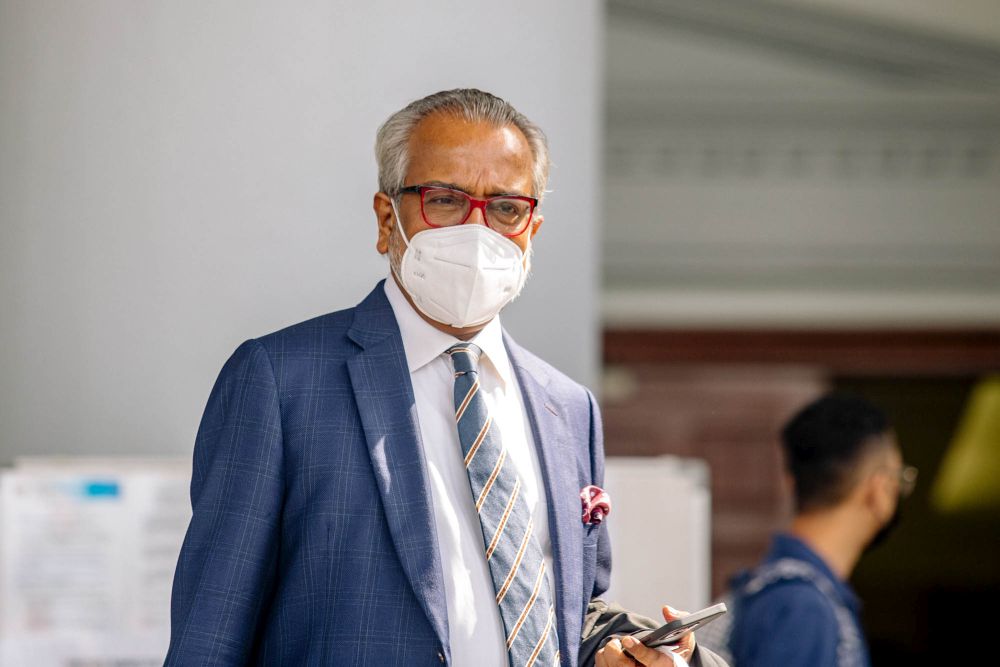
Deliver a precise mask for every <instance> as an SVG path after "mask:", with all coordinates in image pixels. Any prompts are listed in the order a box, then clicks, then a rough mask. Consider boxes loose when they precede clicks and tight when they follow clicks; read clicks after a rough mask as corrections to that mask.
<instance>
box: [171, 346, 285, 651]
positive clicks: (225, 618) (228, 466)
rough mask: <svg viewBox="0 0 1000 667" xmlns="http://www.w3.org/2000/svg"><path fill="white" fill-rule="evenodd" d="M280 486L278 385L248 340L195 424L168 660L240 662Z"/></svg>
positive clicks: (269, 567) (255, 615)
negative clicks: (186, 521)
mask: <svg viewBox="0 0 1000 667" xmlns="http://www.w3.org/2000/svg"><path fill="white" fill-rule="evenodd" d="M283 495H284V493H283V472H282V431H281V416H280V410H279V405H278V391H277V384H276V381H275V377H274V371H273V368H272V366H271V362H270V359H269V358H268V355H267V352H266V351H265V349H264V347H263V346H262V345H261V344H260V343H259V342H257V341H253V340H251V341H247V342H245V343H244V344H243V345H241V346H240V347H239V348H238V349H237V350H236V352H235V353H234V354H233V356H232V357H231V358H230V359H229V361H227V362H226V365H225V366H224V367H223V369H222V372H221V373H220V375H219V379H218V380H217V381H216V383H215V387H214V388H213V389H212V393H211V396H210V397H209V400H208V406H207V407H206V408H205V414H204V416H203V418H202V422H201V427H200V428H199V430H198V437H197V440H196V442H195V450H194V470H193V475H192V479H191V506H192V510H193V515H192V518H191V524H190V526H189V527H188V531H187V535H186V536H185V538H184V545H183V547H182V548H181V553H180V557H179V559H178V562H177V571H176V574H175V576H174V585H173V594H172V598H171V613H170V623H171V636H170V648H169V651H168V654H167V658H166V663H165V664H166V665H187V664H195V663H197V664H211V665H237V664H244V663H245V662H246V660H247V656H248V655H250V653H251V651H252V648H253V646H252V644H253V639H254V637H255V636H259V635H260V634H261V633H259V632H257V629H258V624H259V623H260V618H261V610H262V608H263V607H264V606H265V605H266V603H267V600H268V599H269V597H270V595H271V590H272V588H273V583H274V580H275V565H276V560H277V548H278V541H279V530H280V526H279V519H280V516H281V507H282V498H283Z"/></svg>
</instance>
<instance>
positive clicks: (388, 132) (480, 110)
mask: <svg viewBox="0 0 1000 667" xmlns="http://www.w3.org/2000/svg"><path fill="white" fill-rule="evenodd" d="M433 113H451V114H454V115H456V116H458V117H460V118H464V119H465V120H468V121H470V122H486V123H491V124H493V125H496V126H497V127H503V126H505V125H513V126H514V127H516V128H517V129H519V130H520V131H521V133H522V134H524V137H525V138H526V139H527V140H528V145H529V146H530V147H531V154H532V157H533V158H534V165H533V168H532V180H533V187H534V190H535V191H534V192H533V193H532V194H533V195H534V196H535V197H537V198H538V199H541V198H542V195H543V194H544V193H545V184H546V182H547V181H548V179H549V146H548V141H547V140H546V139H545V133H544V132H542V130H541V128H540V127H538V126H537V125H535V124H534V123H532V122H531V121H530V120H528V119H527V117H526V116H524V114H522V113H521V112H519V111H518V110H517V109H515V108H514V107H513V106H511V105H510V103H509V102H507V101H505V100H502V99H500V98H499V97H497V96H496V95H491V94H490V93H487V92H484V91H482V90H476V89H475V88H458V89H456V90H443V91H441V92H439V93H434V94H433V95H428V96H427V97H424V98H421V99H419V100H416V101H414V102H410V103H409V104H408V105H406V106H405V107H403V108H402V109H400V110H399V111H397V112H396V113H394V114H392V115H391V116H389V118H388V119H387V120H386V121H385V122H384V123H382V127H380V128H379V129H378V133H377V134H376V135H375V160H376V161H377V162H378V187H379V190H381V191H382V192H384V193H386V194H387V195H389V196H390V197H395V196H396V195H398V194H399V190H400V189H401V188H402V187H403V186H404V185H405V182H404V181H405V179H406V170H407V169H408V168H409V163H410V155H409V142H410V136H411V135H412V134H413V130H414V128H416V126H417V124H418V123H419V122H420V121H421V120H423V119H424V118H426V117H427V116H429V115H431V114H433Z"/></svg>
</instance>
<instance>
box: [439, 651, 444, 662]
mask: <svg viewBox="0 0 1000 667" xmlns="http://www.w3.org/2000/svg"><path fill="white" fill-rule="evenodd" d="M438 660H440V661H441V662H444V652H442V651H438Z"/></svg>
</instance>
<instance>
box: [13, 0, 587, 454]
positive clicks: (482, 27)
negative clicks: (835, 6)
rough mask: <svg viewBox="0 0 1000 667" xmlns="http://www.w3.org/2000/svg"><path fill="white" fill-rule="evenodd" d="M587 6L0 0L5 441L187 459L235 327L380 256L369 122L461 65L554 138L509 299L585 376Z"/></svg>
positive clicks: (374, 272)
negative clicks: (524, 258)
mask: <svg viewBox="0 0 1000 667" xmlns="http://www.w3.org/2000/svg"><path fill="white" fill-rule="evenodd" d="M602 22H603V14H602V11H601V7H600V5H599V4H598V3H596V2H578V1H576V0H563V1H561V2H544V3H538V2H530V1H528V0H513V1H511V2H506V3H504V4H503V6H502V11H501V10H500V7H499V6H498V5H496V4H495V3H462V2H448V1H446V0H431V1H429V2H422V3H419V4H414V3H399V2H388V1H381V0H380V1H375V2H373V1H367V0H366V1H365V2H309V3H305V2H302V3H280V2H270V3H260V2H258V3H247V2H241V1H236V0H227V1H223V2H214V3H201V2H166V1H163V2H142V3H136V2H127V1H104V2H83V1H77V2H62V1H52V2H39V1H37V0H30V1H29V0H24V1H22V2H15V1H10V0H0V427H2V428H0V463H2V462H4V461H9V460H10V459H11V458H13V457H14V456H17V455H22V454H55V453H65V454H78V453H86V454H123V453H137V454H143V453H157V454H181V455H186V454H187V453H188V452H189V451H190V448H191V446H192V443H193V438H194V432H195V429H196V427H197V421H198V418H199V416H200V413H201V410H202V408H203V406H204V402H205V399H206V398H207V396H208V392H209V389H210V388H211V384H212V382H213V380H214V378H215V376H216V374H217V373H218V371H219V369H220V367H221V365H222V363H223V362H224V361H225V359H226V357H227V356H228V355H229V354H230V353H231V351H232V350H233V349H234V348H235V347H236V346H237V345H238V344H239V343H240V342H241V341H242V340H244V339H246V338H249V337H253V336H258V335H261V334H264V333H267V332H269V331H272V330H274V329H277V328H280V327H282V326H285V325H288V324H291V323H294V322H296V321H300V320H303V319H305V318H308V317H311V316H314V315H317V314H320V313H323V312H328V311H331V310H335V309H339V308H342V307H346V306H350V305H353V304H354V303H356V302H357V301H359V300H360V299H361V298H362V297H363V296H364V295H365V294H367V292H368V291H369V290H370V289H371V287H372V286H373V284H374V283H375V281H376V280H378V279H379V278H380V277H382V276H383V275H384V274H385V272H386V266H385V263H384V261H383V260H382V259H381V258H380V257H379V256H378V255H377V254H376V252H375V249H374V242H375V225H374V217H373V214H372V213H371V197H372V194H373V193H374V191H375V189H376V175H375V164H374V159H373V157H372V143H373V138H374V133H375V129H376V128H377V126H378V124H379V123H380V122H381V121H382V120H384V118H385V117H386V116H387V115H388V114H389V113H391V112H392V111H394V110H396V109H398V108H400V107H401V106H403V105H404V104H406V103H407V102H409V101H410V100H412V99H414V98H416V97H420V96H422V95H424V94H427V93H430V92H434V91H437V90H440V89H445V88H453V87H459V86H476V87H481V88H484V89H487V90H490V91H492V92H495V93H497V94H499V95H501V96H503V97H505V98H507V99H509V100H510V101H511V102H513V103H514V105H515V106H517V107H518V108H519V109H520V110H522V111H523V112H524V113H526V114H527V115H528V116H529V117H531V118H532V119H534V120H535V121H536V122H538V123H539V124H540V125H541V126H542V127H543V128H544V129H546V131H547V132H548V134H549V138H550V141H551V149H552V155H553V159H554V161H555V166H554V169H553V174H552V180H551V182H550V188H551V189H552V190H553V192H552V193H551V195H550V196H549V198H548V199H547V200H546V203H545V206H544V211H545V213H546V223H545V226H544V227H543V228H542V231H541V232H540V234H539V236H538V237H537V245H536V261H535V275H534V277H533V278H532V280H531V281H530V283H529V285H528V287H527V288H526V291H525V295H524V296H523V297H522V299H521V300H520V301H519V302H518V303H516V304H515V305H514V306H512V308H511V309H510V311H509V312H508V313H507V316H506V318H505V319H506V321H507V325H508V328H509V329H511V331H512V333H513V334H514V335H515V336H516V337H517V338H518V339H519V340H520V341H521V342H522V343H524V344H526V345H527V346H528V347H529V348H532V349H533V350H534V351H536V352H537V353H539V354H540V355H541V356H543V357H544V358H546V359H548V360H549V361H551V362H552V363H554V364H555V365H557V366H558V367H561V368H562V369H564V370H565V371H567V372H568V373H570V374H571V375H572V376H574V377H576V378H578V379H580V380H582V381H584V382H587V383H590V384H592V383H593V381H594V380H595V379H596V376H597V362H598V347H597V335H598V331H597V303H596V302H597V299H596V290H597V279H598V278H597V268H596V267H597V247H596V241H595V239H596V224H597V211H598V210H599V201H598V199H597V194H596V187H597V179H598V156H599V139H598V133H599V127H600V119H599V99H598V97H599V93H600V69H601V68H600V63H601V61H602V56H601V53H600V51H601V36H602V34H603V28H602ZM491 36H492V38H491Z"/></svg>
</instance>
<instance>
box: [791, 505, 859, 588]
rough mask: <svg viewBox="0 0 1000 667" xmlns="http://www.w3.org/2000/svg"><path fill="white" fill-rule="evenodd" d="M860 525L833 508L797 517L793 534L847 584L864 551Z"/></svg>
mask: <svg viewBox="0 0 1000 667" xmlns="http://www.w3.org/2000/svg"><path fill="white" fill-rule="evenodd" d="M856 523H857V522H856V521H853V520H852V517H851V516H849V515H848V514H847V513H846V512H844V511H842V510H840V509H838V508H833V509H829V510H822V511H815V512H808V513H803V514H797V515H796V516H795V518H794V519H793V520H792V525H791V529H790V531H789V532H791V534H792V535H794V536H795V537H797V538H799V539H800V540H802V541H803V542H805V543H806V545H808V546H809V548H810V549H812V550H813V551H815V552H816V554H817V555H819V557H820V558H822V559H823V561H824V562H825V563H826V564H827V565H828V566H829V567H830V569H831V570H833V573H834V574H836V575H837V577H839V578H840V579H841V580H843V581H846V580H847V579H848V578H849V577H850V576H851V572H853V571H854V567H855V566H856V565H857V564H858V559H860V558H861V553H862V551H863V550H864V541H863V540H862V539H861V538H860V536H859V535H858V534H857V533H858V531H857V525H856Z"/></svg>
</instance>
